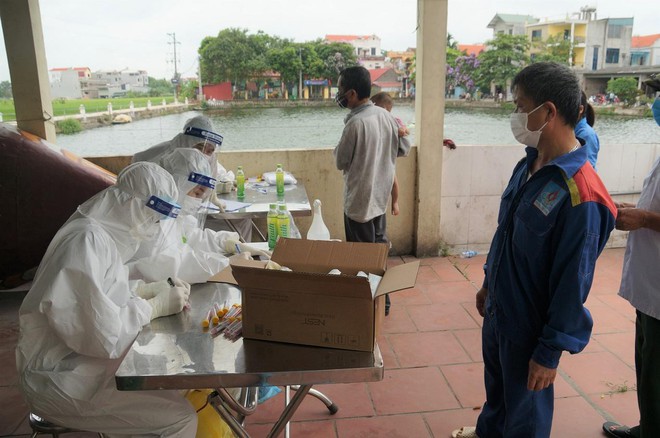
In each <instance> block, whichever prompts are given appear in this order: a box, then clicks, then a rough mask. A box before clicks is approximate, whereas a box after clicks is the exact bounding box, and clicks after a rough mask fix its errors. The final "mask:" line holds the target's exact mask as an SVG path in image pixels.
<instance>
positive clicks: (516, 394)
mask: <svg viewBox="0 0 660 438" xmlns="http://www.w3.org/2000/svg"><path fill="white" fill-rule="evenodd" d="M494 318H497V315H495V316H494V317H491V316H490V315H488V314H487V315H486V317H485V318H484V322H483V327H482V330H481V333H482V341H481V344H482V352H483V358H484V381H485V384H486V403H484V407H483V409H482V411H481V414H480V415H479V419H478V420H477V435H478V436H479V438H547V437H549V436H550V428H551V426H552V414H553V411H554V385H550V386H549V387H548V388H546V389H544V390H543V391H530V390H528V389H527V375H528V370H529V360H530V358H531V357H532V352H533V349H532V348H522V347H520V346H518V345H516V344H513V343H512V342H511V341H509V340H508V339H507V338H505V337H504V336H502V335H501V334H500V333H499V330H498V329H497V326H496V321H495V319H494Z"/></svg>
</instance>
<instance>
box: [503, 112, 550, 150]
mask: <svg viewBox="0 0 660 438" xmlns="http://www.w3.org/2000/svg"><path fill="white" fill-rule="evenodd" d="M542 106H543V104H541V105H539V106H537V107H536V108H534V109H533V110H531V111H530V112H528V113H512V114H511V132H512V133H513V136H514V137H515V139H516V140H517V141H518V142H520V143H522V144H524V145H525V146H529V147H532V148H535V147H537V146H538V144H539V139H540V138H541V131H542V130H543V128H545V125H547V124H548V122H545V123H544V124H543V126H541V127H540V128H539V130H538V131H530V130H529V129H528V128H527V118H528V116H529V115H530V114H531V113H533V112H534V111H536V110H537V109H539V108H541V107H542Z"/></svg>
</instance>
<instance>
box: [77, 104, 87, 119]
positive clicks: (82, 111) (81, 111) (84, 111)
mask: <svg viewBox="0 0 660 438" xmlns="http://www.w3.org/2000/svg"><path fill="white" fill-rule="evenodd" d="M79 110H80V115H81V116H82V119H83V122H86V121H87V111H86V110H85V105H83V104H82V103H81V104H80V107H79Z"/></svg>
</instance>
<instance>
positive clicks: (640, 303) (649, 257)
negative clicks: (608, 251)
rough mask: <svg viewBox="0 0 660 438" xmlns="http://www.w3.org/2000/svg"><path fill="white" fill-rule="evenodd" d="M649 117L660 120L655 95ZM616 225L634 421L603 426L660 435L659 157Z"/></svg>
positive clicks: (618, 434) (611, 431)
mask: <svg viewBox="0 0 660 438" xmlns="http://www.w3.org/2000/svg"><path fill="white" fill-rule="evenodd" d="M651 110H652V111H653V118H654V119H655V122H656V123H657V124H658V125H660V97H658V98H656V99H655V102H654V103H653V106H652V107H651ZM617 207H618V208H619V216H618V218H617V220H616V228H617V229H619V230H624V231H630V234H628V243H627V245H626V254H625V256H624V259H623V275H622V277H621V287H620V289H619V295H620V296H621V297H623V298H625V299H626V300H628V301H629V302H630V304H632V305H633V306H634V307H635V309H636V313H637V318H636V320H635V371H636V375H637V404H638V406H639V417H640V420H639V425H637V426H634V427H628V426H622V425H620V424H617V423H614V422H612V421H608V422H606V423H605V424H603V430H604V431H605V433H607V435H608V436H611V437H615V438H626V437H628V438H630V437H632V438H647V437H650V438H654V437H659V436H660V375H659V374H658V370H660V349H658V345H660V270H658V260H659V259H660V158H658V159H657V160H655V163H654V164H653V167H652V168H651V172H649V174H648V175H647V177H646V179H645V180H644V187H643V188H642V193H641V194H640V195H639V200H638V201H637V205H636V206H635V205H634V204H628V203H622V204H617Z"/></svg>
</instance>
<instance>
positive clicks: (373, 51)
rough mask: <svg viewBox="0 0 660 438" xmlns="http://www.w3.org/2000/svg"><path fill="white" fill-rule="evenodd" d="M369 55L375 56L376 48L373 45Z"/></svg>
mask: <svg viewBox="0 0 660 438" xmlns="http://www.w3.org/2000/svg"><path fill="white" fill-rule="evenodd" d="M371 56H376V48H375V47H372V48H371Z"/></svg>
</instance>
